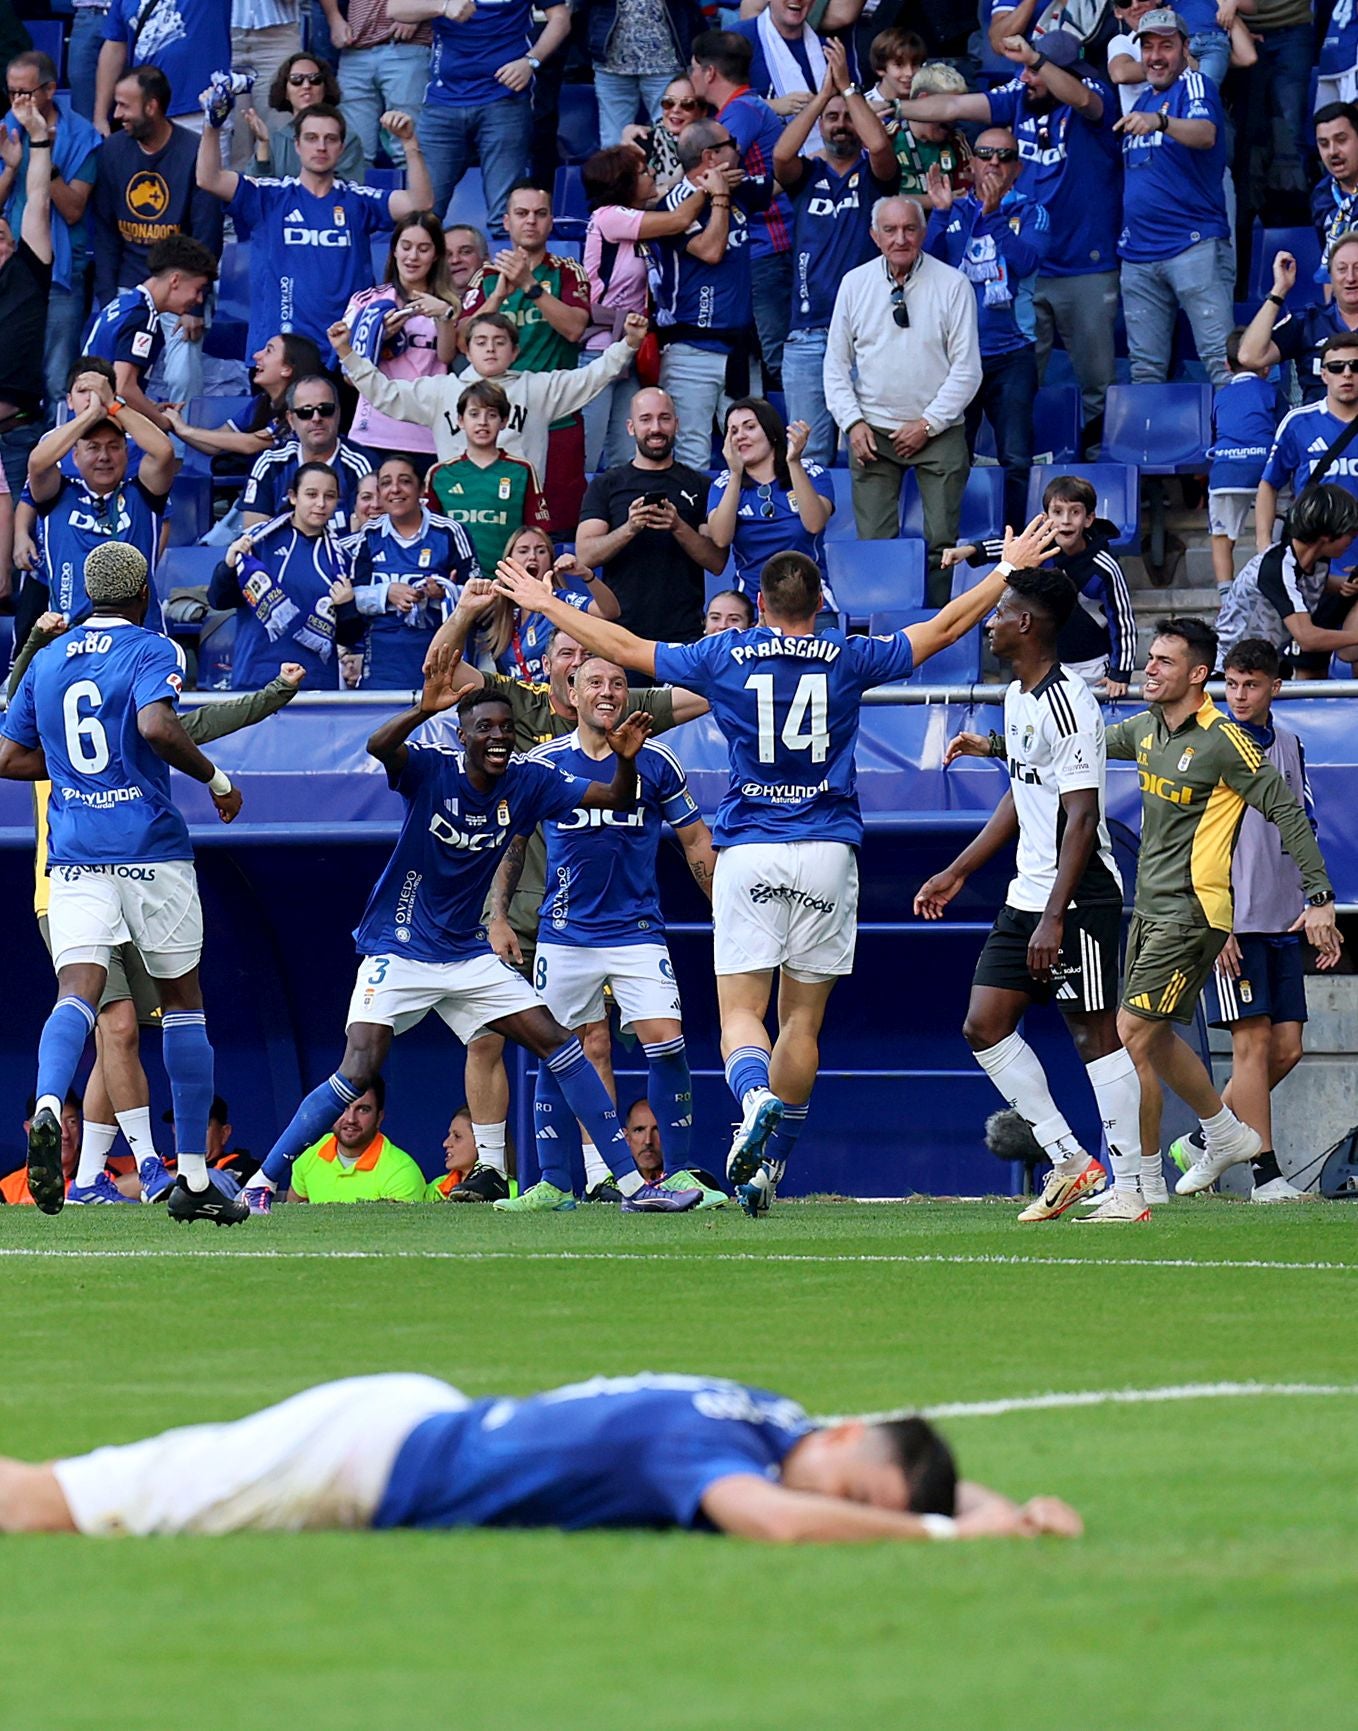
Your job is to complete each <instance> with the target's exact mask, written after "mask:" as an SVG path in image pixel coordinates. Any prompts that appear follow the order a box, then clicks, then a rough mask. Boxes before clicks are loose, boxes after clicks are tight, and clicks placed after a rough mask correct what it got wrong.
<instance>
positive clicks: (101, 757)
mask: <svg viewBox="0 0 1358 1731" xmlns="http://www.w3.org/2000/svg"><path fill="white" fill-rule="evenodd" d="M103 701H104V694H103V692H102V691H100V689H99V687H98V686H97V685H96V684H95V683H94V681H93V680H92V679H77V680H76V682H75V684H74V685H72V686H71V687H70V688H69V689H68V690H67V692H66V695H65V696H64V697H63V698H62V700H61V714H62V719H63V720H64V721H65V723H66V751H67V753H68V755H69V757H70V759H71V763H72V764H73V765H74V767H75V768H76V769H83V770H84V771H85V773H86V774H87V775H98V774H99V772H100V770H104V769H107V768H108V735H107V734H106V733H105V732H104V724H103V722H102V721H100V720H99V718H98V717H97V716H94V715H82V714H81V713H80V706H81V704H82V703H87V704H88V705H89V707H90V708H91V709H98V708H99V706H100V705H101V704H102V703H103Z"/></svg>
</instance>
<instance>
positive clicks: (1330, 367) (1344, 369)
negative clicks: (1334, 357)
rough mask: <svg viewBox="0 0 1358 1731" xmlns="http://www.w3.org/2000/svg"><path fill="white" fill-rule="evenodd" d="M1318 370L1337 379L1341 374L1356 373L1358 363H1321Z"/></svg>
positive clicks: (1357, 371)
mask: <svg viewBox="0 0 1358 1731" xmlns="http://www.w3.org/2000/svg"><path fill="white" fill-rule="evenodd" d="M1320 370H1321V372H1322V373H1330V374H1332V375H1333V377H1335V378H1336V379H1337V378H1338V377H1339V375H1340V374H1341V373H1358V361H1322V362H1321V363H1320Z"/></svg>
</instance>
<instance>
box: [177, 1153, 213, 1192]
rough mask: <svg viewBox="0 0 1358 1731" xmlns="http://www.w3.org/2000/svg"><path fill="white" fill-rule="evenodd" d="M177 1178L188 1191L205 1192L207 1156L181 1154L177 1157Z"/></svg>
mask: <svg viewBox="0 0 1358 1731" xmlns="http://www.w3.org/2000/svg"><path fill="white" fill-rule="evenodd" d="M179 1176H180V1177H181V1178H182V1179H183V1180H184V1182H185V1183H186V1184H187V1185H188V1187H189V1189H190V1190H197V1191H203V1190H206V1189H207V1155H206V1154H181V1155H180V1156H179Z"/></svg>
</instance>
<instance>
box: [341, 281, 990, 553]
mask: <svg viewBox="0 0 1358 1731" xmlns="http://www.w3.org/2000/svg"><path fill="white" fill-rule="evenodd" d="M646 329H647V325H646V320H645V319H644V318H642V317H641V315H640V314H639V313H631V314H629V315H628V318H627V322H626V324H625V325H624V326H623V331H624V335H623V338H622V340H621V341H620V342H616V343H613V344H611V345H610V346H609V347H608V348H606V349H605V350H604V352H603V353H602V354H601V355H600V356H599V358H598V360H596V361H591V362H590V364H589V365H588V366H587V367H566V368H563V369H562V370H561V371H559V372H555V373H516V372H515V371H514V370H513V369H514V357H515V355H516V354H517V353H518V347H519V339H518V332H517V331H516V330H515V328H514V325H513V324H512V323H511V322H510V320H509V319H507V318H505V316H504V315H503V314H502V313H480V314H478V315H477V316H476V317H475V318H474V319H473V320H472V322H471V325H470V326H469V327H468V331H467V359H468V360H469V361H470V363H471V366H470V370H469V372H466V373H462V374H461V375H458V374H455V373H448V374H445V375H443V376H441V377H438V378H432V379H389V378H388V377H387V375H386V374H385V373H382V372H379V371H378V370H377V368H376V367H375V366H374V365H373V364H372V362H371V361H369V360H366V359H365V358H364V357H363V356H362V355H359V354H355V352H354V350H353V348H352V346H351V345H350V342H349V327H348V326H347V325H346V324H345V323H344V321H343V320H342V319H341V320H340V322H339V323H338V324H334V325H332V326H331V327H330V330H329V332H328V335H329V338H330V341H331V342H332V343H333V344H334V348H335V353H336V354H337V355H338V356H339V358H340V362H341V365H342V366H343V367H344V370H345V372H346V373H347V374H348V375H349V378H350V379H351V380H352V382H353V384H354V386H355V387H356V388H357V389H358V390H359V391H360V392H361V393H362V395H363V396H365V397H366V398H367V399H368V401H369V402H370V403H371V404H372V405H373V407H374V408H376V409H380V410H381V412H382V413H383V414H384V415H390V416H392V418H393V419H394V420H398V421H411V422H413V423H414V424H415V425H416V426H418V427H432V428H433V429H434V443H435V445H436V446H437V448H438V458H439V461H440V462H441V463H446V462H448V461H449V459H450V458H453V457H460V456H461V455H462V453H463V452H464V451H465V450H466V448H467V441H466V439H465V438H464V437H463V435H462V432H461V429H460V428H459V427H458V424H457V399H458V397H459V396H460V395H461V394H462V392H463V391H464V390H465V389H466V387H467V385H468V384H469V383H470V382H471V380H472V378H473V377H475V378H481V379H493V380H494V381H495V383H496V384H497V385H499V386H500V387H501V389H502V390H503V391H504V393H505V395H506V396H507V397H508V398H509V425H508V427H506V429H505V431H504V435H503V437H502V438H501V440H500V448H501V450H503V451H506V452H508V453H509V454H510V455H511V456H514V457H522V458H524V459H525V461H527V462H529V463H531V464H532V465H533V471H534V473H535V474H538V475H541V474H543V473H544V472H545V470H546V465H547V429H548V428H549V427H550V426H551V424H552V422H553V421H559V420H561V419H562V418H563V417H564V416H566V415H573V414H574V413H575V411H576V410H577V409H582V408H584V406H585V404H586V403H588V402H592V401H593V399H594V398H595V397H597V396H598V395H599V393H600V391H604V390H607V389H608V387H609V385H611V384H612V383H613V381H614V379H620V378H621V377H622V376H623V374H624V373H625V372H626V371H627V369H628V367H629V366H630V365H631V363H632V357H633V355H634V354H635V353H636V351H637V350H638V349H639V348H640V347H641V343H642V338H643V337H644V336H645V335H646ZM956 539H957V537H956V535H955V534H954V536H953V540H954V541H955V540H956ZM951 544H952V543H951V542H949V543H948V545H950V546H951Z"/></svg>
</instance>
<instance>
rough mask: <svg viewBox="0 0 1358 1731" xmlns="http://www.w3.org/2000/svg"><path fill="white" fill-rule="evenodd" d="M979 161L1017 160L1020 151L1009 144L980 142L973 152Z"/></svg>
mask: <svg viewBox="0 0 1358 1731" xmlns="http://www.w3.org/2000/svg"><path fill="white" fill-rule="evenodd" d="M971 154H972V155H973V156H974V157H975V158H976V160H977V161H978V162H1017V161H1018V159H1019V153H1018V151H1016V150H1010V148H1009V146H1008V145H1007V144H978V145H977V146H976V147H975V149H974V150H973V151H972V153H971Z"/></svg>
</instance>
